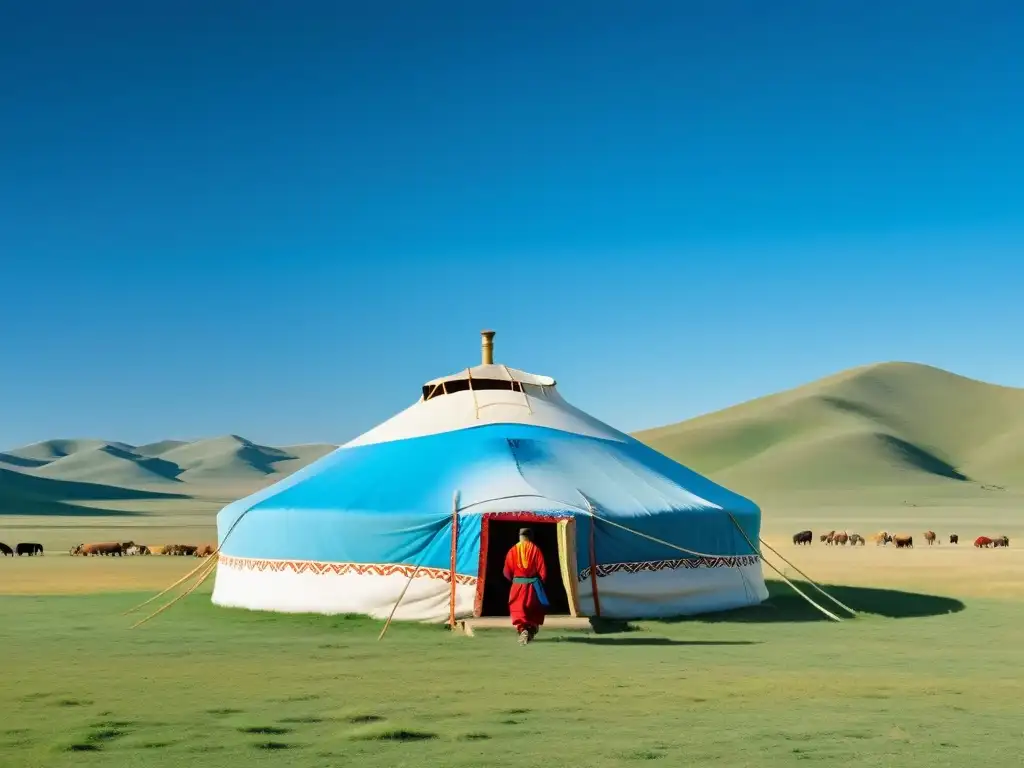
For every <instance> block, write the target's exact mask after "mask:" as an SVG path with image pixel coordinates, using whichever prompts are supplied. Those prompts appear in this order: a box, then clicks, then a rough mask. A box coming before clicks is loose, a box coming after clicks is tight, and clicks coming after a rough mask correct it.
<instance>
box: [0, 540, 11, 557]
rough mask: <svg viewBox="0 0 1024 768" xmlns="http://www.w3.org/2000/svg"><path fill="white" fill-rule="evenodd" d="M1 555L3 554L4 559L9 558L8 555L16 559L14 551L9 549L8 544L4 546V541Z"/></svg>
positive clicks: (0, 550) (0, 549)
mask: <svg viewBox="0 0 1024 768" xmlns="http://www.w3.org/2000/svg"><path fill="white" fill-rule="evenodd" d="M0 554H2V555H3V556H4V557H7V556H8V555H10V556H11V557H14V550H13V549H11V548H10V547H8V546H7V545H6V544H4V543H3V542H2V541H0Z"/></svg>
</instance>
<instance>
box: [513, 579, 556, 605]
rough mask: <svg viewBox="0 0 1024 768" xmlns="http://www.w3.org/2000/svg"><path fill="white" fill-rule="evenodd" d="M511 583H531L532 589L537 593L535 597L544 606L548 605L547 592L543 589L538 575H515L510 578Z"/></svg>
mask: <svg viewBox="0 0 1024 768" xmlns="http://www.w3.org/2000/svg"><path fill="white" fill-rule="evenodd" d="M512 583H513V584H532V585H533V591H534V592H536V593H537V599H538V600H540V604H541V605H543V606H544V607H545V608H547V607H548V594H547V592H545V591H544V582H543V581H541V580H540V577H539V576H516V577H515V578H514V579H512Z"/></svg>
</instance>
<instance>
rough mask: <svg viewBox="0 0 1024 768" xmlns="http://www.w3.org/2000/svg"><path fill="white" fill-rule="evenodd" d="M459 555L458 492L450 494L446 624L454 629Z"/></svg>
mask: <svg viewBox="0 0 1024 768" xmlns="http://www.w3.org/2000/svg"><path fill="white" fill-rule="evenodd" d="M458 555H459V492H458V491H456V492H455V493H454V495H453V496H452V563H451V596H450V597H449V599H448V626H449V628H450V629H452V630H454V629H455V576H456V574H455V568H456V564H457V561H458Z"/></svg>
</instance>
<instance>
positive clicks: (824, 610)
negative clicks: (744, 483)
mask: <svg viewBox="0 0 1024 768" xmlns="http://www.w3.org/2000/svg"><path fill="white" fill-rule="evenodd" d="M726 514H728V515H729V519H730V520H732V524H733V525H735V526H736V530H737V531H739V532H740V535H741V536H742V537H743V538H744V539H746V540H747V544H748V545H749V546H750V551H751V552H753V553H754V554H755V555H757V556H758V557H760V558H761V562H762V563H764V564H765V565H767V566H768V567H769V568H771V569H772V570H773V571H775V572H776V573H777V574H779V576H780V577H781V578H782V580H783V581H784V582H786V583H787V584H788V585H789V586H790V588H791V589H792V590H793V591H794V592H796V593H797V594H798V595H800V597H802V598H803V599H804V600H806V601H807V602H808V603H810V604H811V605H813V606H814V607H815V608H817V609H818V610H819V611H821V612H822V613H823V614H825V615H826V616H828V617H829V618H830V619H832V620H834V621H842V619H841V618H839V617H838V616H836V615H835V614H834V613H832V611H830V610H828V609H827V608H823V607H822V606H820V605H818V604H817V603H816V602H814V601H813V600H812V599H811V598H810V597H809V596H807V595H806V594H804V592H803V591H801V589H800V588H799V587H798V586H797V585H796V584H794V583H793V582H792V581H790V580H789V579H787V578H786V574H784V573H783V572H782V571H780V570H779V569H778V568H776V567H775V566H774V565H773V564H772V563H770V562H769V561H768V560H767V559H765V556H764V553H762V552H761V551H760V550H758V548H757V547H755V546H754V542H752V541H751V540H750V537H749V536H747V532H746V531H744V530H743V528H741V527H740V524H739V522H737V520H736V518H735V516H733V514H732V512H727V513H726Z"/></svg>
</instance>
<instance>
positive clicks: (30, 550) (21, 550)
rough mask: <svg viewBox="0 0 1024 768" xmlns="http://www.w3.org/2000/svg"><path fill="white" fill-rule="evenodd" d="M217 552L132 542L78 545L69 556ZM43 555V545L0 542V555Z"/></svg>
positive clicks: (201, 554)
mask: <svg viewBox="0 0 1024 768" xmlns="http://www.w3.org/2000/svg"><path fill="white" fill-rule="evenodd" d="M216 551H217V545H216V544H167V545H165V546H162V547H147V546H146V545H145V544H136V543H135V542H134V541H107V542H103V543H100V544H78V545H76V546H74V547H72V548H71V550H70V553H69V554H71V555H82V556H84V557H88V556H90V555H106V556H111V557H124V556H132V555H178V556H179V557H209V556H210V555H212V554H214V553H215V552H216ZM41 554H43V545H42V544H36V543H34V542H23V543H21V544H18V545H17V546H16V547H14V548H13V549H12V548H11V547H9V546H7V545H6V544H4V543H3V542H2V541H0V555H3V556H7V555H11V556H12V557H14V556H21V555H28V556H29V557H33V556H35V555H41Z"/></svg>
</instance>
